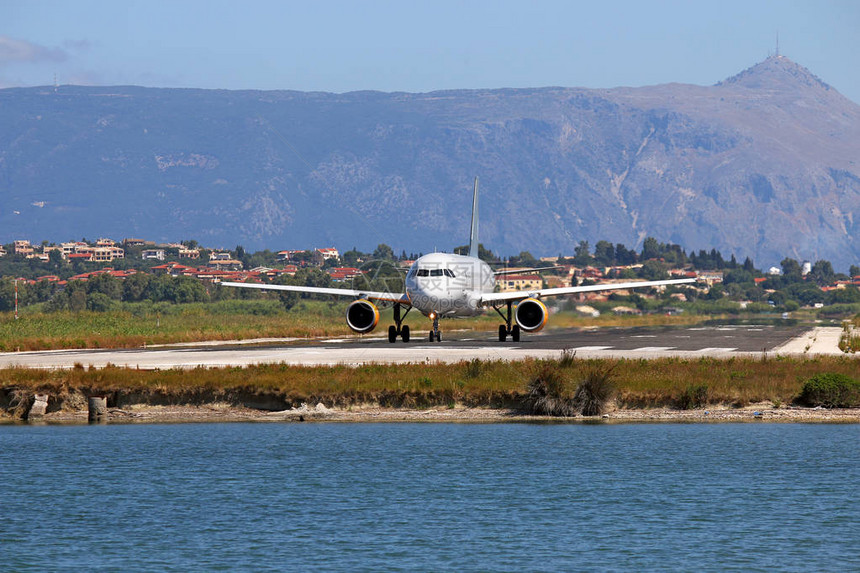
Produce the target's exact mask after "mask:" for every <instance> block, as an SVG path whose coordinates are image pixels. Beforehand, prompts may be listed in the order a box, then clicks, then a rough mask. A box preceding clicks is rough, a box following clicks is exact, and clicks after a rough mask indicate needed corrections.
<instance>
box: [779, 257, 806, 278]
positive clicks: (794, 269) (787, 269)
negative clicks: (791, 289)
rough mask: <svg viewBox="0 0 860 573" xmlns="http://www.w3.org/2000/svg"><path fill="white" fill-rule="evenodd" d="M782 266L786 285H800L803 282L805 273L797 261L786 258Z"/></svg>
mask: <svg viewBox="0 0 860 573" xmlns="http://www.w3.org/2000/svg"><path fill="white" fill-rule="evenodd" d="M780 265H781V266H782V278H783V279H784V280H785V282H786V283H798V282H800V281H802V280H803V271H802V269H801V267H800V263H798V262H797V261H796V260H795V259H792V258H790V257H786V258H784V259H782V262H781V263H780Z"/></svg>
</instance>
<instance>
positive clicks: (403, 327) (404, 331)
mask: <svg viewBox="0 0 860 573" xmlns="http://www.w3.org/2000/svg"><path fill="white" fill-rule="evenodd" d="M410 310H412V307H411V306H410V307H409V308H407V309H406V312H405V313H403V316H400V305H399V304H397V303H395V304H394V324H392V325H391V326H389V327H388V342H390V343H392V344H394V343H395V342H396V341H397V337H398V336H399V337H400V338H402V339H403V342H409V325H408V324H403V319H404V318H406V315H407V314H409V311H410ZM395 325H397V326H395Z"/></svg>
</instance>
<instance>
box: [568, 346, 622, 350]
mask: <svg viewBox="0 0 860 573" xmlns="http://www.w3.org/2000/svg"><path fill="white" fill-rule="evenodd" d="M610 348H613V347H612V346H577V347H576V348H574V349H573V350H582V351H588V350H609V349H610Z"/></svg>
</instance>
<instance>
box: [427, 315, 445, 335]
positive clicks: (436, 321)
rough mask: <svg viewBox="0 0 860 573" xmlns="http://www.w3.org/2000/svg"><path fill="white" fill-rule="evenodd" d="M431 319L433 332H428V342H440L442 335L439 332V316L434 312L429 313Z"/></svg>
mask: <svg viewBox="0 0 860 573" xmlns="http://www.w3.org/2000/svg"><path fill="white" fill-rule="evenodd" d="M430 316H431V317H432V318H433V330H431V331H430V342H433V341H434V340H435V341H436V342H442V333H441V332H439V315H438V314H436V313H435V312H433V313H430Z"/></svg>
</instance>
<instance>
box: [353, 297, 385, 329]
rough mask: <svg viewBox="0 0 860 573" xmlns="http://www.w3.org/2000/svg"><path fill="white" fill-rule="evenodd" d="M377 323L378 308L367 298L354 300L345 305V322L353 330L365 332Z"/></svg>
mask: <svg viewBox="0 0 860 573" xmlns="http://www.w3.org/2000/svg"><path fill="white" fill-rule="evenodd" d="M378 323H379V309H378V308H376V305H375V304H373V303H372V302H370V301H369V300H364V299H360V300H354V301H352V302H351V303H349V306H348V307H346V324H347V326H349V327H350V328H351V329H352V331H353V332H357V333H359V334H367V333H368V332H370V331H371V330H373V329H374V328H376V325H377V324H378Z"/></svg>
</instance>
